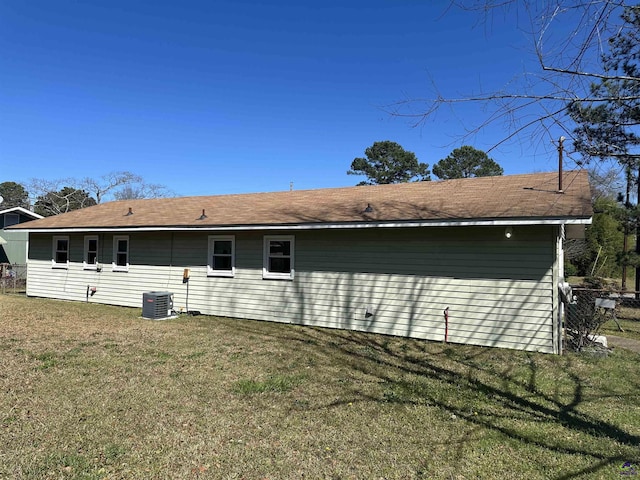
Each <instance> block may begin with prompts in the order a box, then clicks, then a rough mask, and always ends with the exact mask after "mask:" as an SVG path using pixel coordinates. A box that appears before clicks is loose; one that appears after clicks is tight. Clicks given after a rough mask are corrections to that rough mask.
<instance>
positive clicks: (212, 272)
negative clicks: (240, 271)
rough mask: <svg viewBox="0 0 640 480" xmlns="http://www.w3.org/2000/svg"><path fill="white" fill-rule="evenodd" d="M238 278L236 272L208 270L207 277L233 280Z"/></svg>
mask: <svg viewBox="0 0 640 480" xmlns="http://www.w3.org/2000/svg"><path fill="white" fill-rule="evenodd" d="M235 276H236V272H235V271H234V270H211V269H210V268H208V269H207V277H224V278H233V277H235Z"/></svg>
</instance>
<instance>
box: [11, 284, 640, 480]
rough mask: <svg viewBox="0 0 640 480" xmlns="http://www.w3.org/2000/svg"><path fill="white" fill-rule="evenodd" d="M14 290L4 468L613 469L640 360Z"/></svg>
mask: <svg viewBox="0 0 640 480" xmlns="http://www.w3.org/2000/svg"><path fill="white" fill-rule="evenodd" d="M139 316H140V310H139V309H127V308H118V307H108V306H100V305H94V304H84V303H72V302H59V301H51V300H44V299H31V298H23V297H13V296H3V297H0V362H1V364H2V370H1V373H0V388H2V396H0V442H2V445H4V447H3V450H2V457H1V459H2V462H0V477H2V478H24V479H42V478H45V479H46V478H51V479H60V478H63V479H66V478H89V479H115V478H127V479H142V478H145V479H146V478H160V479H164V478H167V479H169V478H222V479H226V478H229V479H231V478H244V479H263V478H269V479H282V478H314V479H315V478H345V479H348V478H353V479H361V478H377V479H380V478H384V479H411V478H446V479H449V478H514V479H515V478H577V477H580V478H583V477H586V478H616V477H617V476H619V475H620V469H621V468H622V466H623V464H624V463H625V462H631V464H634V465H635V464H640V450H639V447H638V445H639V444H640V397H639V391H640V390H639V388H638V387H639V386H640V385H639V383H640V380H639V379H640V361H639V360H640V357H639V356H638V355H634V354H632V353H630V352H625V351H622V350H620V351H618V350H614V351H613V353H612V354H611V355H609V357H607V358H593V357H589V356H579V355H574V354H568V355H566V356H562V357H558V356H551V355H539V354H532V353H525V352H516V351H507V350H497V349H489V348H475V347H467V346H455V345H443V344H440V343H428V342H423V341H419V340H409V339H402V338H394V337H386V336H380V335H367V334H361V333H355V332H346V331H337V330H325V329H316V328H309V327H301V326H292V325H283V324H277V323H268V322H253V321H243V320H234V319H224V318H216V317H205V316H201V317H187V318H180V319H177V320H173V321H164V322H153V321H149V320H142V319H140V318H138V317H139Z"/></svg>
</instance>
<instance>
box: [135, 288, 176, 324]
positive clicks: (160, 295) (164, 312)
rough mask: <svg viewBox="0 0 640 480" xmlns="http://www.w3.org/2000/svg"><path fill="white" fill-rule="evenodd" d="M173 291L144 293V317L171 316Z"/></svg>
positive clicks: (154, 318)
mask: <svg viewBox="0 0 640 480" xmlns="http://www.w3.org/2000/svg"><path fill="white" fill-rule="evenodd" d="M172 311H173V293H170V292H147V293H143V294H142V317H143V318H149V319H151V320H158V319H161V318H167V317H170V316H171V313H172Z"/></svg>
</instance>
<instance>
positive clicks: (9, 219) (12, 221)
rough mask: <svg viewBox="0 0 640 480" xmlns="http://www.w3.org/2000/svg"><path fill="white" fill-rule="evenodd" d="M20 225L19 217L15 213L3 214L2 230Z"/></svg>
mask: <svg viewBox="0 0 640 480" xmlns="http://www.w3.org/2000/svg"><path fill="white" fill-rule="evenodd" d="M19 223H20V215H18V214H17V213H5V214H4V228H7V227H10V226H11V225H17V224H19Z"/></svg>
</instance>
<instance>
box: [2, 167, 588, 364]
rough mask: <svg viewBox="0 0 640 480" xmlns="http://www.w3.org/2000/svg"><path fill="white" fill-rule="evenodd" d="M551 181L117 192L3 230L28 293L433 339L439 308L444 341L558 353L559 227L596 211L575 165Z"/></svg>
mask: <svg viewBox="0 0 640 480" xmlns="http://www.w3.org/2000/svg"><path fill="white" fill-rule="evenodd" d="M558 183H559V182H558V175H557V174H555V173H536V174H528V175H514V176H501V177H482V178H471V179H461V180H447V181H438V182H416V183H405V184H394V185H377V186H362V187H348V188H334V189H323V190H306V191H284V192H276V193H256V194H242V195H221V196H207V197H184V198H167V199H147V200H125V201H119V202H111V203H104V204H100V205H97V206H94V207H89V208H85V209H82V210H76V211H72V212H69V213H66V214H62V215H57V216H54V217H48V218H44V219H42V220H37V221H34V222H32V223H30V224H28V225H24V226H23V225H18V226H16V227H14V228H15V229H19V230H23V229H28V231H29V262H28V278H29V281H28V285H27V294H28V295H31V296H39V297H51V298H60V299H67V300H85V299H88V300H89V301H92V302H100V303H107V304H114V305H125V306H131V307H141V306H142V298H143V293H145V292H150V291H169V292H173V294H174V299H175V308H176V309H178V310H179V309H182V310H183V311H185V310H187V309H189V310H197V311H200V312H202V313H204V314H211V315H220V316H226V317H236V318H246V319H256V320H271V321H277V322H290V323H295V324H302V325H314V326H319V327H332V328H342V329H354V330H362V331H368V332H377V333H383V334H391V335H401V336H407V337H415V338H421V339H428V340H439V341H442V340H443V339H444V338H445V319H444V310H445V309H447V308H448V332H447V340H448V341H450V342H456V343H468V344H475V345H487V346H496V347H507V348H516V349H525V350H532V351H540V352H552V353H559V352H560V351H561V348H562V346H561V323H560V321H561V320H560V319H561V314H560V311H561V307H560V295H559V291H558V284H559V282H561V281H562V280H563V247H562V242H563V236H564V232H565V225H568V226H571V227H572V229H573V228H574V227H576V226H578V227H583V226H584V224H588V223H590V222H591V216H592V209H591V195H590V188H589V183H588V176H587V172H586V171H576V172H566V173H565V174H564V177H563V191H562V192H559V191H558V188H559V185H558ZM567 230H569V229H568V228H567ZM184 269H189V271H190V280H189V283H188V284H185V283H183V270H184ZM94 289H95V294H94V295H92V296H89V295H88V292H89V291H90V290H91V291H92V293H93V290H94ZM187 294H188V297H187Z"/></svg>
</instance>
